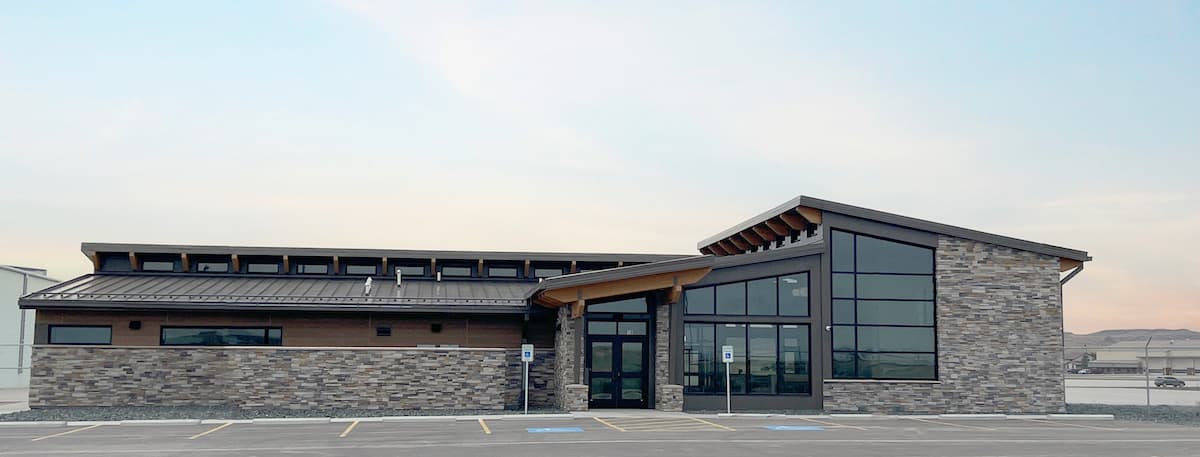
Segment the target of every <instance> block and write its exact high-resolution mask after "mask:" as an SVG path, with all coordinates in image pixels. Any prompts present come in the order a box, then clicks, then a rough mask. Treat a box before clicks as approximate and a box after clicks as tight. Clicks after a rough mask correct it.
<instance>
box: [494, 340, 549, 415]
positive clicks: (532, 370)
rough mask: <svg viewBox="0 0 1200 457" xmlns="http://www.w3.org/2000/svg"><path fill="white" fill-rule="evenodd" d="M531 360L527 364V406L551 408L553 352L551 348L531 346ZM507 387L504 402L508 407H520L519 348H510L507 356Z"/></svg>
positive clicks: (521, 404)
mask: <svg viewBox="0 0 1200 457" xmlns="http://www.w3.org/2000/svg"><path fill="white" fill-rule="evenodd" d="M533 349H534V350H533V362H530V364H529V407H530V408H535V407H536V408H551V407H556V406H558V404H557V403H555V381H554V364H555V361H554V353H553V352H550V351H551V350H552V348H539V347H535V348H533ZM507 362H508V363H507V366H506V367H505V369H506V370H507V371H506V373H507V377H508V389H507V390H505V392H504V404H505V406H506V407H508V408H510V409H520V408H521V407H523V406H524V403H523V402H522V401H521V389H522V387H524V386H522V383H521V371H522V367H521V350H520V349H518V350H510V351H508V356H507Z"/></svg>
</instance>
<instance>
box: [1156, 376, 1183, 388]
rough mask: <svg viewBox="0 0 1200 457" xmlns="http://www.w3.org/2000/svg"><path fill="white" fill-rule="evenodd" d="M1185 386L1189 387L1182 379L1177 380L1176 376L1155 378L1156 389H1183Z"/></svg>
mask: <svg viewBox="0 0 1200 457" xmlns="http://www.w3.org/2000/svg"><path fill="white" fill-rule="evenodd" d="M1185 385H1187V384H1186V383H1184V382H1183V380H1182V379H1179V378H1176V377H1174V376H1159V377H1157V378H1154V386H1155V387H1163V386H1167V387H1183V386H1185Z"/></svg>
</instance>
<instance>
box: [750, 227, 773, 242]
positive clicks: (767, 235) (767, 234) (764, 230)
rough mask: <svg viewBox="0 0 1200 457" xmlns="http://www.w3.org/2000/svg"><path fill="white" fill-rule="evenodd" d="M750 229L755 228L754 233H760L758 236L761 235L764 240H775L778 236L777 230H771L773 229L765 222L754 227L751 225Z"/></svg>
mask: <svg viewBox="0 0 1200 457" xmlns="http://www.w3.org/2000/svg"><path fill="white" fill-rule="evenodd" d="M750 230H754V233H756V234H758V236H759V237H761V238H762V239H763V241H775V238H778V236H777V235H775V232H773V231H771V229H770V228H768V227H767V226H766V225H764V224H759V225H756V226H754V227H750Z"/></svg>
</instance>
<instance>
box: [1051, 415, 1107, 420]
mask: <svg viewBox="0 0 1200 457" xmlns="http://www.w3.org/2000/svg"><path fill="white" fill-rule="evenodd" d="M1047 416H1048V417H1049V418H1050V419H1055V420H1077V421H1110V420H1113V415H1112V414H1048V415H1047Z"/></svg>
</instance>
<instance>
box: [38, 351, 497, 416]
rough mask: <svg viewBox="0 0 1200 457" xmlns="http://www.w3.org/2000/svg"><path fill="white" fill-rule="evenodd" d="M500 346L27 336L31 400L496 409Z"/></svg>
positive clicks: (94, 403) (41, 403)
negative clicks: (38, 342) (156, 342)
mask: <svg viewBox="0 0 1200 457" xmlns="http://www.w3.org/2000/svg"><path fill="white" fill-rule="evenodd" d="M505 356H506V351H505V350H503V349H450V348H437V349H417V348H386V349H383V348H370V349H367V348H358V349H335V348H292V347H288V348H265V347H242V348H239V347H121V346H37V347H35V348H34V351H33V363H32V369H31V375H32V376H31V380H30V389H29V404H30V406H31V407H34V408H38V407H53V406H184V405H199V406H233V407H241V408H263V407H272V408H292V409H312V408H315V409H323V408H388V409H503V408H504V394H505V389H506V385H507V378H506V376H505V363H506V362H505Z"/></svg>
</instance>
